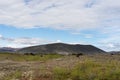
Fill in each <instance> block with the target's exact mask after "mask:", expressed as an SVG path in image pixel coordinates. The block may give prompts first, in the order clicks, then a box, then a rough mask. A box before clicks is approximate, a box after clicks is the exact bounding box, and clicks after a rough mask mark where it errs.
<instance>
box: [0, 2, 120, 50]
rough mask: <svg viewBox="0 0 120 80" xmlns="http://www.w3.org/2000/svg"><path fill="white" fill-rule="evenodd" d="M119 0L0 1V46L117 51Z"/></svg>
mask: <svg viewBox="0 0 120 80" xmlns="http://www.w3.org/2000/svg"><path fill="white" fill-rule="evenodd" d="M119 36H120V0H0V47H14V48H22V47H27V46H34V45H41V44H48V43H57V42H61V43H69V44H85V45H89V44H91V45H94V46H96V47H98V48H101V49H103V50H105V51H120V37H119Z"/></svg>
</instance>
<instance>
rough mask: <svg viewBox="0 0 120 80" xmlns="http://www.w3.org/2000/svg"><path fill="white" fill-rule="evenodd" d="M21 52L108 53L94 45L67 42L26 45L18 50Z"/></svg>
mask: <svg viewBox="0 0 120 80" xmlns="http://www.w3.org/2000/svg"><path fill="white" fill-rule="evenodd" d="M18 52H20V53H39V54H40V53H43V54H48V53H57V54H66V55H67V54H79V53H83V54H94V53H106V52H105V51H103V50H101V49H99V48H96V47H95V46H92V45H80V44H76V45H71V44H65V43H53V44H46V45H38V46H31V47H26V48H22V49H20V50H18Z"/></svg>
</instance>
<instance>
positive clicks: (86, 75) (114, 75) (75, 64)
mask: <svg viewBox="0 0 120 80" xmlns="http://www.w3.org/2000/svg"><path fill="white" fill-rule="evenodd" d="M6 57H8V60H13V62H14V61H18V63H17V64H16V66H14V64H10V63H9V67H6V65H5V66H4V69H5V70H1V73H2V72H7V71H8V73H7V74H6V73H5V74H3V75H4V76H2V78H1V79H2V80H120V55H106V54H105V55H104V54H103V55H99V54H98V55H82V56H80V57H76V56H75V55H70V56H62V55H55V54H54V55H44V56H43V57H40V56H39V55H35V56H32V55H19V56H18V55H17V54H0V59H5V58H6ZM44 60H45V62H43V63H39V61H44ZM26 61H27V62H26ZM31 61H35V63H29V62H31ZM21 62H23V63H24V64H23V63H22V64H21ZM19 63H20V64H19ZM7 64H8V63H7ZM21 65H22V66H21ZM7 66H8V65H7ZM11 66H12V67H13V68H14V69H13V68H12V67H11ZM9 68H10V69H9ZM12 69H13V70H12ZM1 75H2V74H1Z"/></svg>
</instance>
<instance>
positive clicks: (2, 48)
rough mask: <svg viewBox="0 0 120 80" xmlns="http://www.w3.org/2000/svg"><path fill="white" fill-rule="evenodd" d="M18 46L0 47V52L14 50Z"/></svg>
mask: <svg viewBox="0 0 120 80" xmlns="http://www.w3.org/2000/svg"><path fill="white" fill-rule="evenodd" d="M17 50H18V48H11V47H1V48H0V52H16V51H17Z"/></svg>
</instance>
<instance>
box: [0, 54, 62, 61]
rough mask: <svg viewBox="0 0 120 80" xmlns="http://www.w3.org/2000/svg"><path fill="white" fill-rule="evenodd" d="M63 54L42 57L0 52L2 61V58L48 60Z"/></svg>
mask: <svg viewBox="0 0 120 80" xmlns="http://www.w3.org/2000/svg"><path fill="white" fill-rule="evenodd" d="M60 57H62V55H58V54H47V55H43V57H41V56H40V55H34V56H33V55H22V54H12V53H0V61H2V60H12V61H46V60H49V59H55V58H60Z"/></svg>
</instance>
